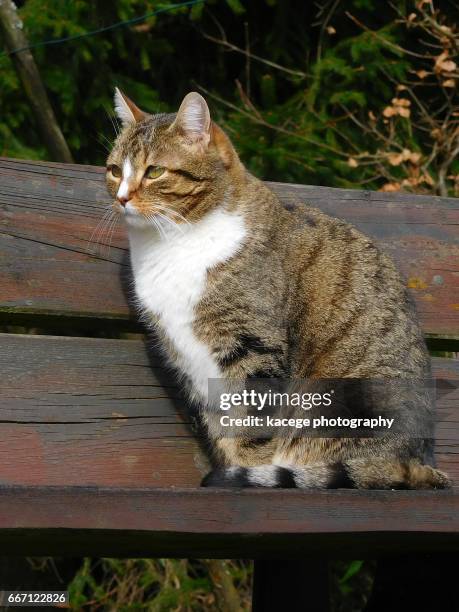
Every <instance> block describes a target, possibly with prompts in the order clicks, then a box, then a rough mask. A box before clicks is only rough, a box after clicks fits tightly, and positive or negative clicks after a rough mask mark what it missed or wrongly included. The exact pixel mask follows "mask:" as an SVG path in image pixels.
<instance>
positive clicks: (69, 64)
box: [0, 0, 459, 192]
mask: <svg viewBox="0 0 459 612" xmlns="http://www.w3.org/2000/svg"><path fill="white" fill-rule="evenodd" d="M321 4H322V7H321V8H319V4H318V3H317V4H315V3H304V2H300V0H290V1H289V2H281V1H280V0H269V1H268V0H252V1H251V2H249V1H248V0H207V1H206V3H205V5H204V3H201V4H197V5H195V6H192V7H182V8H179V9H175V10H173V11H171V12H168V13H162V14H160V15H157V16H153V17H149V18H147V19H146V20H144V21H142V22H139V23H135V24H128V25H125V26H123V27H119V28H116V29H114V30H110V31H107V32H104V33H100V34H97V35H95V36H89V37H84V38H80V39H78V40H76V41H70V42H67V43H63V44H58V45H49V46H38V47H36V48H34V51H33V52H34V56H35V58H36V61H37V64H38V66H39V69H40V71H41V74H42V77H43V80H44V82H45V84H46V87H47V90H48V93H49V96H50V98H51V101H52V104H53V106H54V108H55V110H56V114H57V117H58V121H59V124H60V125H61V127H62V130H63V132H64V135H65V137H66V139H67V141H68V143H69V145H70V147H71V149H72V153H73V155H74V157H75V159H76V160H77V161H79V162H81V163H92V164H100V163H103V162H104V158H105V156H106V148H107V146H109V143H110V141H111V140H112V138H113V137H114V135H115V129H114V128H113V126H112V119H111V118H110V115H112V95H113V89H114V86H115V85H118V86H120V87H122V88H123V89H124V90H126V92H127V93H128V95H130V97H131V98H133V99H134V100H135V101H136V103H137V104H138V105H139V106H140V107H142V108H144V109H145V110H147V111H151V112H157V111H172V110H175V109H176V108H177V106H178V104H179V102H180V100H181V98H182V97H183V95H184V94H185V93H186V92H187V91H189V90H190V89H196V88H198V87H199V86H201V87H203V88H205V89H206V90H208V91H210V95H209V96H208V98H209V101H210V103H211V105H212V111H213V114H214V116H215V117H216V118H217V119H218V120H219V121H220V122H221V123H222V124H223V125H224V126H225V128H226V129H227V130H228V131H229V132H230V134H231V136H232V137H233V139H234V141H235V143H236V146H237V148H238V151H239V152H240V154H241V157H242V159H243V160H244V162H245V163H246V164H247V166H248V167H249V169H250V170H251V171H253V172H254V173H256V174H257V175H258V176H260V177H262V178H269V179H273V180H280V181H294V182H302V183H316V184H317V183H319V184H325V185H334V186H341V187H359V186H362V185H369V186H370V187H373V188H378V187H381V186H383V185H384V184H385V183H391V184H394V185H397V184H399V185H400V186H403V185H402V184H403V182H404V181H405V184H407V181H408V179H409V180H411V183H412V184H410V185H409V187H410V188H411V187H413V188H414V187H419V185H420V183H416V184H414V183H415V181H414V179H413V177H412V176H411V175H410V172H411V170H412V169H411V168H407V166H406V163H405V162H404V163H403V164H399V165H398V166H393V167H392V166H391V164H390V163H389V164H388V163H385V164H384V163H383V164H382V166H383V167H378V168H376V167H375V166H376V165H377V164H375V162H374V159H373V158H374V156H377V155H379V156H380V160H379V161H381V160H382V157H381V155H382V154H381V150H382V149H381V146H382V144H381V141H380V139H379V137H378V136H377V135H376V134H375V131H374V129H373V128H375V127H377V128H378V130H379V132H380V133H381V131H384V130H385V129H386V127H385V125H384V121H383V119H381V124H382V125H380V126H372V127H371V129H370V130H367V129H365V126H368V116H369V112H370V111H371V113H372V114H373V116H375V117H377V118H378V119H379V118H381V117H382V112H383V110H384V109H385V108H386V107H387V106H388V105H390V104H391V100H392V99H393V98H394V96H396V95H397V93H396V86H397V84H401V83H406V82H408V81H410V79H411V80H412V75H413V74H414V73H415V72H416V71H418V70H419V68H420V67H423V66H424V64H425V62H424V64H423V61H422V59H418V57H422V53H425V49H426V46H425V44H424V42H422V41H420V40H419V36H418V34H415V28H414V27H411V26H412V25H413V23H414V22H415V21H416V20H414V22H412V23H408V24H407V23H403V19H404V18H405V19H406V18H407V16H408V15H409V14H413V11H417V10H418V9H417V8H416V4H415V2H414V1H412V0H410V1H408V2H406V1H405V0H398V1H397V2H395V4H392V5H391V4H384V5H382V4H381V3H375V2H374V1H373V0H350V1H349V2H346V3H344V2H338V3H336V2H332V1H327V0H325V2H324V3H321ZM376 5H377V10H376ZM164 6H166V4H165V3H164V2H160V1H158V0H149V1H141V0H120V2H116V3H104V2H102V0H98V1H96V2H91V1H90V0H75V1H73V2H61V1H60V0H47V2H46V10H44V9H43V2H42V1H41V0H28V1H27V2H25V3H23V6H22V8H21V9H20V13H21V16H22V18H23V20H24V24H25V31H26V33H27V35H28V37H29V40H30V43H31V44H36V43H39V42H41V41H43V40H46V39H55V38H59V37H66V36H75V35H80V34H83V33H86V32H89V31H93V30H97V29H99V28H103V27H106V26H107V25H111V24H114V23H117V22H119V21H122V20H130V19H133V18H134V17H138V16H139V15H143V14H147V13H151V12H152V11H155V10H157V9H159V8H163V7H164ZM396 11H399V13H397V12H396ZM416 14H417V15H418V16H417V18H416V19H418V20H419V19H420V11H418V13H416ZM457 15H458V10H457V9H454V8H450V9H449V12H447V13H446V14H445V16H442V17H441V18H442V19H443V17H445V18H446V20H447V21H448V20H449V23H450V25H452V24H454V20H455V19H457ZM424 29H425V28H424ZM203 33H204V34H210V35H212V36H213V37H216V38H220V39H221V40H222V41H223V43H224V40H225V37H226V40H228V41H229V42H230V43H232V44H234V45H236V47H238V48H239V51H238V52H228V49H227V48H226V47H225V45H224V44H216V43H215V42H214V41H210V40H209V39H207V38H206V37H205V36H203ZM430 42H431V43H432V42H434V43H435V42H438V41H432V40H430ZM406 47H407V48H408V52H406V51H405V50H404V49H405V48H406ZM246 48H250V51H251V52H253V53H255V54H256V55H257V57H258V58H261V61H260V59H256V58H251V59H248V58H247V56H246V55H245V54H244V50H245V49H246ZM432 48H433V47H432ZM263 60H267V62H268V63H266V62H265V61H263ZM273 63H274V64H273ZM427 63H428V62H427ZM276 65H278V66H277V67H276ZM427 67H428V68H429V66H427ZM429 69H430V70H431V69H432V66H430V68H429ZM0 71H1V75H2V76H1V83H2V87H1V89H0V105H1V108H2V118H3V124H4V125H3V127H2V129H1V130H0V150H1V152H2V154H3V155H9V156H27V157H32V158H33V157H43V156H46V151H45V150H44V148H43V146H42V144H41V142H40V140H39V137H38V135H37V133H36V130H35V129H34V121H33V117H32V116H31V114H30V112H29V109H28V106H27V102H26V100H25V98H24V96H23V95H22V94H21V93H20V86H19V83H18V79H17V77H16V74H15V72H14V69H13V65H12V63H11V61H10V59H9V58H8V57H6V56H0ZM433 84H434V83H432V82H430V84H429V86H430V92H428V91H427V89H425V90H423V92H422V93H421V95H420V102H421V103H424V104H427V106H429V104H432V105H433V107H438V108H439V110H440V112H441V104H442V96H443V94H442V93H441V92H439V90H438V89H437V90H436V89H434V88H432V85H433ZM18 90H19V94H18ZM449 92H450V93H451V94H453V93H454V88H453V89H450V90H449ZM214 94H216V96H218V99H217V97H215V98H214V97H213V95H214ZM446 94H448V91H447V92H446ZM450 114H451V113H450ZM391 122H392V123H394V127H395V128H396V131H395V132H393V133H391V134H390V135H389V140H390V141H391V146H392V145H393V146H394V151H397V150H398V149H400V150H403V149H408V150H410V151H412V152H415V151H418V152H420V153H421V154H422V157H423V159H427V158H429V157H430V153H431V149H430V148H429V147H432V146H433V142H430V143H426V140H425V138H424V136H423V133H422V132H421V131H420V130H419V129H416V128H415V129H413V125H414V124H413V123H412V121H410V120H407V118H406V117H396V118H395V119H394V120H392V119H391ZM372 130H373V132H372ZM431 131H432V128H431ZM383 150H384V156H385V159H386V162H387V159H388V156H389V155H390V154H391V152H393V151H391V149H390V146H388V143H387V142H386V143H385V144H384V146H383ZM362 153H368V155H370V156H373V158H367V159H366V160H362V159H361V155H362ZM442 155H443V157H444V152H442V153H441V155H440V156H439V162H438V163H439V164H440V163H441V159H440V158H441V157H442ZM359 156H360V157H359ZM350 158H352V161H351V162H350V163H349V159H350ZM408 163H411V162H408ZM431 165H432V164H431ZM458 165H459V162H457V161H456V160H454V159H453V160H452V161H451V163H450V166H449V167H448V172H449V173H452V174H451V175H450V176H453V179H451V180H452V181H454V180H456V179H454V176H456V175H457V172H458V170H459V168H458ZM433 166H435V163H434V164H433ZM437 171H438V170H437V169H436V168H435V167H434V168H432V169H430V168H429V169H428V171H427V174H426V175H425V176H426V179H425V181H424V183H423V186H422V189H426V188H427V187H428V182H429V181H430V182H432V181H433V185H431V186H430V187H429V188H432V189H436V180H437V179H436V174H437ZM423 172H424V171H423ZM411 174H412V173H411ZM426 181H427V182H426ZM445 181H446V179H443V183H444V185H443V187H442V189H443V192H444V190H445V189H451V187H450V186H448V185H446V183H445ZM450 185H451V182H450Z"/></svg>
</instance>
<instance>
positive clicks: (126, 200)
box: [116, 196, 129, 206]
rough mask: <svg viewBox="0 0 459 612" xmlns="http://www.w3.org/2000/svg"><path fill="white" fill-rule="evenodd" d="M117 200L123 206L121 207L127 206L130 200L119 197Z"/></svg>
mask: <svg viewBox="0 0 459 612" xmlns="http://www.w3.org/2000/svg"><path fill="white" fill-rule="evenodd" d="M116 199H117V200H118V202H119V203H120V204H121V206H126V204H127V203H128V202H129V198H128V197H126V196H117V198H116Z"/></svg>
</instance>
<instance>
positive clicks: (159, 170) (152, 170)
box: [145, 166, 166, 179]
mask: <svg viewBox="0 0 459 612" xmlns="http://www.w3.org/2000/svg"><path fill="white" fill-rule="evenodd" d="M165 170H166V168H163V167H162V166H148V168H147V169H146V171H145V178H147V179H156V178H158V177H160V176H161V174H164V172H165Z"/></svg>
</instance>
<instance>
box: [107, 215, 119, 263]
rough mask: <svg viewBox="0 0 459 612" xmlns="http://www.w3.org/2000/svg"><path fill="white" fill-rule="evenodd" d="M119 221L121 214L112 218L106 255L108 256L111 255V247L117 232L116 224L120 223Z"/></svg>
mask: <svg viewBox="0 0 459 612" xmlns="http://www.w3.org/2000/svg"><path fill="white" fill-rule="evenodd" d="M118 221H119V216H118V215H115V217H114V218H113V219H112V223H111V225H110V230H109V234H108V247H107V254H106V257H108V256H109V255H110V249H111V246H112V240H113V235H114V233H115V229H116V226H117V225H118Z"/></svg>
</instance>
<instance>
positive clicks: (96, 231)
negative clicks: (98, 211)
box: [86, 207, 115, 255]
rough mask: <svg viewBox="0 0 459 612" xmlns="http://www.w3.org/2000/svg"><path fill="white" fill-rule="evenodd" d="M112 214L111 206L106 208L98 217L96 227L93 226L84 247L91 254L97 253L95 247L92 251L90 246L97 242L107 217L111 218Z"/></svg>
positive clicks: (107, 219)
mask: <svg viewBox="0 0 459 612" xmlns="http://www.w3.org/2000/svg"><path fill="white" fill-rule="evenodd" d="M113 214H115V213H114V211H113V210H111V207H110V208H108V210H106V211H105V212H104V214H103V215H102V217H101V218H100V219H99V221H98V223H97V225H96V227H95V228H94V230H93V232H92V234H91V236H90V238H89V240H88V241H87V246H86V248H87V250H88V251H89V252H90V253H92V254H93V255H95V254H96V253H97V248H96V249H95V250H94V251H92V249H91V247H92V245H93V244H98V241H99V238H100V234H101V233H102V232H103V230H104V226H105V224H106V223H108V221H109V219H110V218H111V215H113Z"/></svg>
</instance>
